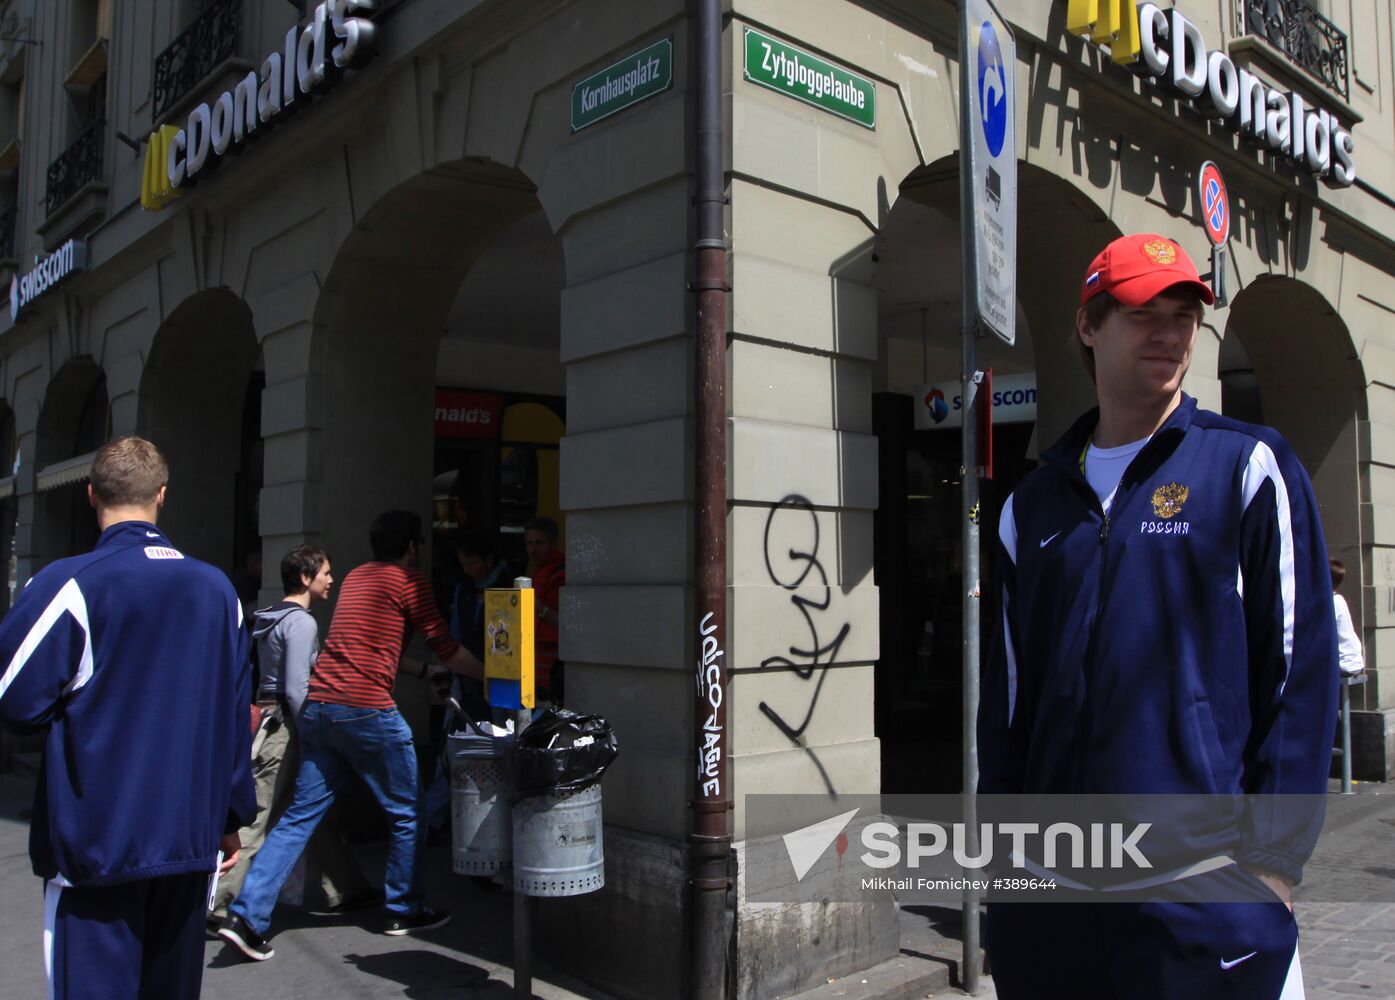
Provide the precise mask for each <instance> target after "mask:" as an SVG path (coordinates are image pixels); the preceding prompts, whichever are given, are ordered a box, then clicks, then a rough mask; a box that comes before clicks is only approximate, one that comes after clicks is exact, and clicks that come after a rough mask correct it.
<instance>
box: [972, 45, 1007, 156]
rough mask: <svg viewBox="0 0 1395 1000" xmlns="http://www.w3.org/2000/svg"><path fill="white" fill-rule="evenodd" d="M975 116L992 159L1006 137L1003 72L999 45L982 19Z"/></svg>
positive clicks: (1001, 53)
mask: <svg viewBox="0 0 1395 1000" xmlns="http://www.w3.org/2000/svg"><path fill="white" fill-rule="evenodd" d="M978 116H979V121H980V123H981V124H982V125H983V138H984V140H985V141H986V142H987V143H988V152H989V153H990V154H991V155H992V156H993V157H994V158H995V159H996V158H997V157H998V155H999V154H1000V153H1002V151H1003V143H1004V141H1006V139H1007V126H1008V93H1007V73H1006V71H1005V70H1004V68H1003V47H1002V45H1001V44H1000V43H999V42H998V33H997V32H996V31H994V30H993V22H992V21H984V22H983V26H982V27H981V28H980V29H979V36H978Z"/></svg>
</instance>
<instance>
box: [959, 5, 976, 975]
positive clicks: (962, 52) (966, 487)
mask: <svg viewBox="0 0 1395 1000" xmlns="http://www.w3.org/2000/svg"><path fill="white" fill-rule="evenodd" d="M969 53H970V49H969V14H968V11H967V9H966V10H965V11H964V12H963V13H962V14H961V16H960V18H959V134H960V141H959V231H960V234H961V237H960V239H961V243H962V244H963V252H964V265H963V272H962V273H963V278H962V289H961V297H962V299H963V322H962V326H961V328H960V329H961V334H962V336H961V344H962V346H963V360H962V363H961V366H960V385H961V388H962V391H963V397H964V424H963V428H962V430H961V432H960V437H961V444H962V447H961V452H960V467H959V483H960V488H961V490H962V491H963V515H964V523H963V546H964V574H963V577H962V579H963V602H964V605H963V630H964V635H963V648H964V649H963V651H964V661H963V675H964V707H963V708H964V717H963V727H964V728H963V755H964V783H963V793H962V794H963V800H964V831H965V833H966V834H967V838H966V839H967V844H966V846H965V849H966V851H967V853H968V856H969V857H977V856H978V854H979V845H978V808H977V802H976V801H975V796H976V794H977V792H978V658H979V599H978V592H979V583H978V573H979V565H978V563H979V559H978V555H979V552H978V547H979V532H978V520H979V506H978V504H979V500H978V469H977V463H978V398H977V397H978V379H979V372H978V335H979V331H978V247H977V241H976V240H975V238H974V232H973V230H974V219H975V217H976V213H975V206H974V184H973V176H974V163H973V159H974V158H973V153H972V151H971V146H972V144H971V143H970V142H969V131H970V129H971V128H972V123H973V122H975V121H976V120H977V112H976V111H975V109H974V105H973V102H972V100H971V99H970V93H971V90H972V88H971V86H970V73H969V62H970V60H969ZM978 909H979V898H978V892H977V891H976V890H974V889H972V888H970V889H965V890H964V906H963V928H964V941H963V945H964V954H963V960H962V962H961V964H960V968H961V969H963V986H964V992H966V993H974V992H976V991H977V990H978V952H979V924H978Z"/></svg>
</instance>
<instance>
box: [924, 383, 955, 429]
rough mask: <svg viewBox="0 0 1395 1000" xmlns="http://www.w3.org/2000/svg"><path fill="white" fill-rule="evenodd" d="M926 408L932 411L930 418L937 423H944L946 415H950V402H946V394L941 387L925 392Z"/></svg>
mask: <svg viewBox="0 0 1395 1000" xmlns="http://www.w3.org/2000/svg"><path fill="white" fill-rule="evenodd" d="M925 408H926V409H927V410H929V411H930V419H931V420H933V421H935V423H937V424H942V423H944V420H945V417H947V416H949V404H948V403H946V402H945V394H944V392H943V391H942V390H940V389H931V390H930V391H929V392H927V393H926V394H925Z"/></svg>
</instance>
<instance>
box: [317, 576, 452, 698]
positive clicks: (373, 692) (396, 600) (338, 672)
mask: <svg viewBox="0 0 1395 1000" xmlns="http://www.w3.org/2000/svg"><path fill="white" fill-rule="evenodd" d="M414 628H415V629H416V630H417V631H418V632H420V633H421V634H422V636H423V637H424V638H425V639H426V644H427V645H428V646H430V647H431V650H432V652H434V653H435V654H436V655H437V656H438V657H439V658H441V659H442V660H445V659H448V658H449V657H451V656H453V655H455V651H456V650H457V649H459V648H460V645H459V643H457V642H456V641H455V640H454V639H452V638H451V635H450V631H449V629H447V627H446V623H445V622H444V621H443V620H442V619H441V615H440V612H438V611H437V610H436V603H435V602H434V601H433V600H432V599H431V587H430V586H429V585H428V584H427V582H426V577H424V576H422V574H421V572H420V571H419V570H415V569H404V568H403V567H401V566H398V565H397V564H396V563H383V562H371V563H364V564H363V565H362V566H359V567H357V568H356V569H354V570H353V571H352V572H350V573H349V575H348V576H346V577H345V578H344V582H343V583H342V584H340V585H339V600H338V602H337V604H336V606H335V609H334V621H333V622H331V623H330V626H329V636H328V638H326V639H325V646H324V649H323V650H321V651H320V658H319V659H318V660H316V661H315V670H314V672H313V673H312V674H311V675H310V694H309V697H310V698H311V699H313V700H314V701H327V702H330V703H332V704H335V705H355V706H358V707H361V708H392V707H393V705H394V702H393V700H392V684H393V681H394V679H395V678H396V676H397V663H398V661H399V660H401V659H402V647H403V645H405V643H406V641H407V636H408V635H410V634H411V631H412V629H414Z"/></svg>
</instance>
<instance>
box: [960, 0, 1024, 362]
mask: <svg viewBox="0 0 1395 1000" xmlns="http://www.w3.org/2000/svg"><path fill="white" fill-rule="evenodd" d="M963 16H964V17H966V18H968V24H967V28H968V32H967V36H968V51H967V52H964V53H962V54H961V59H962V60H964V61H965V62H967V66H966V67H965V70H966V72H965V74H964V75H965V76H966V77H967V81H966V82H967V86H968V88H969V96H970V101H969V104H970V106H971V113H970V115H969V118H970V120H969V121H966V122H961V123H960V132H961V142H962V141H965V140H967V142H966V148H967V150H968V154H969V156H968V161H969V163H968V170H969V173H970V179H971V183H972V185H973V186H972V195H973V208H974V213H973V220H974V221H973V222H972V223H967V225H968V227H969V229H968V235H969V236H970V238H971V239H972V241H973V247H972V250H971V258H970V259H972V260H973V261H974V266H975V271H976V272H977V282H976V285H977V295H976V308H977V313H978V317H979V321H980V322H981V323H982V324H983V325H984V326H985V327H987V328H988V329H990V330H992V331H993V333H994V334H996V335H997V336H998V338H999V339H1001V340H1003V341H1005V342H1006V343H1008V344H1013V343H1015V342H1016V340H1017V329H1016V327H1017V129H1016V103H1017V86H1016V73H1015V68H1016V59H1017V55H1016V44H1015V42H1014V40H1013V37H1012V32H1011V31H1010V30H1009V29H1008V26H1007V22H1005V21H1004V20H1003V19H1002V17H1001V16H1000V15H999V14H998V12H997V10H996V9H995V8H994V7H993V5H992V3H990V2H989V0H965V2H964V14H963ZM962 133H967V136H965V135H962Z"/></svg>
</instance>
